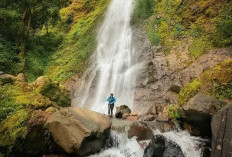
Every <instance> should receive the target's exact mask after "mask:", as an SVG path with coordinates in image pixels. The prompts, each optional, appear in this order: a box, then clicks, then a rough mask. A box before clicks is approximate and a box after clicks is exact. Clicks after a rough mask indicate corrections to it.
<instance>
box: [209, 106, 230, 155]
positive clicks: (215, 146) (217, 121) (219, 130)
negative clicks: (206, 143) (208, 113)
mask: <svg viewBox="0 0 232 157" xmlns="http://www.w3.org/2000/svg"><path fill="white" fill-rule="evenodd" d="M231 124H232V103H229V104H228V105H226V106H225V107H223V108H222V109H221V110H220V111H218V112H217V113H216V114H215V115H213V118H212V123H211V127H212V146H211V157H222V156H223V157H231V156H232V125H231Z"/></svg>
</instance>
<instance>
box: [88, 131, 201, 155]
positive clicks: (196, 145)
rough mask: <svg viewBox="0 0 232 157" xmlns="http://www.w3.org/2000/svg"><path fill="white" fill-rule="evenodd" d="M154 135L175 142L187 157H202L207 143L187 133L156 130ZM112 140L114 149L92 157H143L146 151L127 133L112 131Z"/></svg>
mask: <svg viewBox="0 0 232 157" xmlns="http://www.w3.org/2000/svg"><path fill="white" fill-rule="evenodd" d="M154 135H163V136H164V137H165V138H167V139H168V140H171V141H173V142H175V143H176V144H177V145H179V146H180V148H181V150H182V152H183V154H184V155H185V157H202V147H203V145H204V144H203V143H204V142H205V140H204V139H201V138H198V137H194V136H190V134H189V133H188V132H186V131H170V132H165V133H161V132H159V131H158V130H155V131H154ZM111 138H112V140H113V145H112V148H108V149H106V150H103V151H102V152H100V153H98V154H95V155H91V156H90V157H143V154H144V150H143V148H141V146H140V145H139V144H138V142H137V141H136V137H133V138H132V139H128V138H127V132H124V133H117V132H115V131H111ZM148 142H149V141H147V143H148ZM173 155H175V154H173Z"/></svg>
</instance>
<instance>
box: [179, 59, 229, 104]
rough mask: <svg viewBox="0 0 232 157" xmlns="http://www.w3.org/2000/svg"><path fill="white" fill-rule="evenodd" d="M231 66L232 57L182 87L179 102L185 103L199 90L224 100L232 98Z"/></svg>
mask: <svg viewBox="0 0 232 157" xmlns="http://www.w3.org/2000/svg"><path fill="white" fill-rule="evenodd" d="M231 67H232V59H229V60H226V61H224V62H222V63H220V64H218V65H216V66H215V67H213V68H211V69H209V70H207V71H205V72H204V73H203V74H202V75H201V76H199V78H197V79H195V80H194V81H192V82H191V83H189V84H187V85H185V86H184V87H183V88H182V89H181V91H180V93H179V95H178V104H179V105H180V106H182V105H185V104H186V103H187V101H188V100H189V99H190V98H191V97H193V96H194V95H196V94H197V93H198V92H200V93H202V94H205V95H211V96H213V97H216V98H218V99H222V100H225V99H227V100H229V101H230V100H232V83H231V82H232V68H231Z"/></svg>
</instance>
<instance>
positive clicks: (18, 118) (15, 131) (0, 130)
mask: <svg viewBox="0 0 232 157" xmlns="http://www.w3.org/2000/svg"><path fill="white" fill-rule="evenodd" d="M30 116H31V110H28V109H22V110H19V111H17V112H16V113H15V114H13V115H12V116H10V117H8V118H6V119H5V120H3V121H2V122H1V123H0V134H1V136H0V147H4V146H9V145H13V144H14V143H15V142H16V140H17V139H19V138H21V139H24V138H25V136H26V135H27V133H28V126H27V122H28V120H29V118H30Z"/></svg>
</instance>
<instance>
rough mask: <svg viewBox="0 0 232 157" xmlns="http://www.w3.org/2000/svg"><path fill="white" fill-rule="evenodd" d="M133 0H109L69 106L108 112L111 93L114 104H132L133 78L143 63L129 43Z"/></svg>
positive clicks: (134, 78) (130, 105)
mask: <svg viewBox="0 0 232 157" xmlns="http://www.w3.org/2000/svg"><path fill="white" fill-rule="evenodd" d="M132 2H133V0H112V2H111V4H110V6H109V8H108V10H107V12H106V17H105V20H104V22H103V24H102V26H101V28H100V30H99V33H98V36H97V41H98V46H97V49H96V52H95V54H94V55H93V56H92V57H93V58H92V62H91V63H92V65H91V66H90V67H89V69H88V70H87V72H86V74H85V77H84V78H83V80H82V85H81V87H79V89H78V90H77V93H76V98H75V99H74V100H73V102H72V105H73V106H77V107H85V108H88V109H91V110H94V111H97V112H101V113H104V112H106V111H107V105H106V103H107V102H106V99H107V97H108V96H109V94H110V93H114V96H115V97H116V98H117V104H118V105H122V104H126V105H128V106H129V107H130V108H131V107H132V103H133V95H134V90H133V89H134V86H135V80H136V76H137V73H138V70H139V69H140V67H141V65H142V64H139V63H138V62H137V59H136V55H135V52H134V50H133V48H132V45H131V40H132V31H131V28H130V17H131V12H132Z"/></svg>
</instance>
